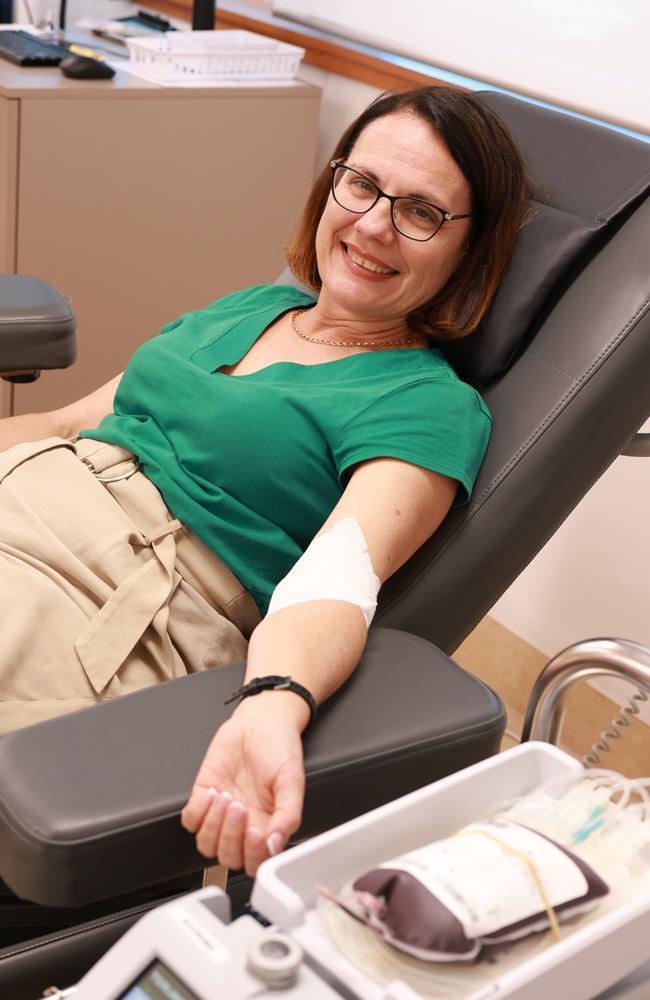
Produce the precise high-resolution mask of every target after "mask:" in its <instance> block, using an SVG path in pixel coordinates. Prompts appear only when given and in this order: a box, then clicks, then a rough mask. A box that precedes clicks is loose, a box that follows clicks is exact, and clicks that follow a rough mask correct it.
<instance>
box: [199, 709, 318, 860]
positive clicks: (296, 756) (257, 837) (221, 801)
mask: <svg viewBox="0 0 650 1000" xmlns="http://www.w3.org/2000/svg"><path fill="white" fill-rule="evenodd" d="M288 699H292V700H293V701H295V704H292V703H291V701H290V700H288ZM304 709H305V706H304V703H302V702H301V701H300V700H299V699H298V698H297V697H296V696H295V695H293V694H291V693H290V692H276V691H269V692H263V693H261V694H258V695H256V696H255V697H253V698H247V699H245V700H244V701H243V702H241V704H240V705H239V706H238V707H237V709H236V710H235V712H234V713H233V715H232V717H231V718H230V719H229V720H228V721H227V722H225V723H224V724H223V725H222V726H221V727H220V728H219V730H218V731H217V733H216V735H215V736H214V739H213V740H212V742H211V744H210V746H209V748H208V751H207V753H206V755H205V757H204V759H203V763H202V764H201V767H200V768H199V772H198V774H197V776H196V780H195V782H194V786H193V788H192V793H191V795H190V797H189V799H188V801H187V804H186V805H185V808H184V809H183V812H182V814H181V822H182V824H183V826H184V827H185V829H186V830H188V831H189V832H190V833H195V834H196V846H197V849H198V850H199V851H200V852H201V854H203V855H204V856H205V857H207V858H215V857H217V858H218V859H219V861H220V863H221V864H223V865H227V866H228V867H229V868H241V867H244V868H245V869H246V872H247V873H248V874H249V875H251V876H254V875H255V873H256V871H257V869H258V867H259V865H260V864H261V863H262V861H264V860H265V859H266V858H268V857H269V856H271V855H273V854H277V853H278V852H279V851H281V850H282V849H283V848H284V847H285V845H286V843H287V841H288V840H289V837H290V836H291V834H292V833H294V832H295V831H296V830H297V829H298V827H299V825H300V820H301V815H302V804H303V798H304V793H305V772H304V764H303V752H302V741H301V732H302V729H303V728H304V726H305V725H306V719H305V712H304Z"/></svg>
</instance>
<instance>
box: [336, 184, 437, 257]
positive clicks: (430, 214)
mask: <svg viewBox="0 0 650 1000" xmlns="http://www.w3.org/2000/svg"><path fill="white" fill-rule="evenodd" d="M332 191H333V194H334V198H335V199H336V201H337V202H338V203H339V205H340V206H341V208H345V209H347V210H348V211H349V212H356V213H357V214H358V215H361V214H362V213H363V212H368V211H369V210H370V209H371V208H372V207H373V205H374V204H375V203H376V201H377V199H378V198H379V197H380V195H381V194H382V192H381V191H380V190H379V188H378V187H377V185H376V184H373V182H372V181H371V180H369V179H368V178H367V177H364V175H363V174H360V173H358V172H357V171H356V170H353V169H352V168H351V167H345V166H339V167H336V168H335V170H334V178H333V185H332ZM391 207H392V213H393V222H394V224H395V228H396V229H397V230H398V231H399V232H400V233H402V235H403V236H408V237H409V239H412V240H428V239H431V237H432V236H433V235H434V234H435V233H437V232H438V230H439V229H440V227H441V225H442V223H443V222H444V216H443V214H442V212H441V211H440V210H439V209H437V208H435V207H434V206H433V205H428V204H425V203H424V202H421V201H416V200H415V199H414V198H395V199H394V201H393V202H392V206H391Z"/></svg>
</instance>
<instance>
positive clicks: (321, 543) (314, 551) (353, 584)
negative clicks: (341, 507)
mask: <svg viewBox="0 0 650 1000" xmlns="http://www.w3.org/2000/svg"><path fill="white" fill-rule="evenodd" d="M379 587H380V581H379V577H378V576H376V575H375V573H374V571H373V568H372V563H371V561H370V555H369V553H368V546H367V545H366V540H365V538H364V536H363V531H362V530H361V527H360V525H359V522H358V521H357V520H355V518H353V517H344V518H342V519H341V520H340V521H337V522H336V524H335V525H334V527H333V528H331V529H330V530H329V531H326V532H325V534H324V535H319V536H318V538H315V539H314V540H313V542H312V543H311V545H310V546H309V547H308V548H307V549H306V550H305V552H303V554H302V555H301V557H300V559H299V560H298V562H297V563H296V564H295V565H294V566H293V568H292V569H291V571H290V572H289V573H287V575H286V576H285V577H284V579H282V580H280V582H279V584H278V585H277V587H276V588H275V590H274V591H273V596H272V597H271V603H270V604H269V610H268V612H267V614H268V615H272V614H273V612H274V611H280V610H281V609H282V608H289V607H291V606H292V605H294V604H302V603H303V602H305V601H347V602H348V603H349V604H356V605H357V607H359V608H361V611H362V613H363V617H364V618H365V620H366V626H367V627H368V628H369V627H370V623H371V622H372V619H373V616H374V614H375V609H376V607H377V594H378V593H379Z"/></svg>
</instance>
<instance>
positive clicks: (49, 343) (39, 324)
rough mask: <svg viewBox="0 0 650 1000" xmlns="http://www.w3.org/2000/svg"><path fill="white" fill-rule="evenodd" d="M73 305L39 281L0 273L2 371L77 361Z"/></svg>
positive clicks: (55, 366) (42, 367)
mask: <svg viewBox="0 0 650 1000" xmlns="http://www.w3.org/2000/svg"><path fill="white" fill-rule="evenodd" d="M74 331H75V318H74V313H73V311H72V309H71V307H70V303H69V302H68V300H67V299H65V298H64V297H63V296H62V295H60V294H59V293H58V292H57V291H55V289H54V288H52V287H51V286H50V285H47V284H46V283H45V282H44V281H39V280H38V278H29V277H26V276H25V275H22V274H0V371H7V372H9V371H25V370H32V369H38V370H40V369H49V368H67V367H68V365H71V364H72V363H73V362H74V360H75V358H76V353H77V352H76V348H75V339H74Z"/></svg>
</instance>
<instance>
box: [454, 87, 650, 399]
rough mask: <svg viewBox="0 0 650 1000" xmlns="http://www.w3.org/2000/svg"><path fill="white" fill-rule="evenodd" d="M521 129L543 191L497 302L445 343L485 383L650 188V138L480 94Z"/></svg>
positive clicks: (461, 368)
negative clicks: (555, 292) (602, 237)
mask: <svg viewBox="0 0 650 1000" xmlns="http://www.w3.org/2000/svg"><path fill="white" fill-rule="evenodd" d="M477 96H479V97H480V98H481V100H483V101H484V102H485V103H486V104H487V105H489V107H491V108H492V109H493V111H495V112H496V113H497V114H498V115H499V116H500V117H501V118H502V119H503V121H504V122H505V123H506V124H507V125H508V127H509V128H511V129H512V132H513V134H514V135H515V136H516V138H517V142H518V143H519V146H520V148H521V150H522V153H523V155H524V157H525V159H526V162H527V163H529V164H532V165H533V167H532V170H531V173H532V174H533V182H534V184H535V187H536V189H537V192H536V198H535V201H534V210H535V214H534V216H533V218H532V219H531V221H529V222H528V223H527V224H526V225H525V226H524V227H523V229H522V230H521V233H520V235H519V238H518V241H517V247H516V250H515V254H514V257H513V259H512V261H511V263H510V266H509V268H508V271H507V273H506V276H505V278H504V280H503V283H502V285H501V288H500V289H499V291H498V293H497V295H496V297H495V299H494V302H493V304H492V307H491V309H490V311H489V313H488V315H487V316H486V318H485V320H484V322H483V323H482V324H481V326H480V327H479V329H478V330H477V331H476V333H474V334H471V335H470V336H469V337H467V338H465V339H463V340H462V341H458V342H457V343H451V344H450V343H449V342H445V343H444V344H441V346H442V347H443V348H444V351H445V354H446V356H447V357H448V358H449V360H450V361H451V362H452V364H453V365H454V367H455V368H456V370H457V371H458V372H459V374H460V375H461V376H462V377H463V378H465V379H467V380H468V381H470V382H473V383H474V384H481V383H485V382H488V381H490V380H491V379H493V378H495V377H496V376H497V375H499V374H500V373H501V372H503V371H505V370H506V369H507V368H508V367H509V365H510V363H511V362H512V360H513V359H514V357H515V356H516V355H517V354H518V352H519V350H520V349H521V348H522V347H523V346H524V345H525V343H527V342H528V340H529V339H530V337H531V335H532V333H534V326H535V320H536V319H537V318H538V317H540V313H541V311H542V310H543V306H544V303H545V301H546V300H547V299H548V296H549V292H550V291H551V290H552V289H554V288H555V287H556V286H558V285H559V284H560V282H561V281H562V280H563V279H568V278H572V277H573V276H574V273H575V271H576V270H577V269H578V268H579V266H580V265H581V261H582V259H584V258H585V257H586V251H587V250H588V249H589V248H590V247H591V245H592V244H593V243H594V241H595V240H596V238H597V237H598V236H599V234H601V233H603V231H604V230H606V228H607V227H611V226H612V225H613V224H614V223H615V222H616V221H617V220H618V219H619V218H621V217H622V215H623V214H624V213H625V212H626V210H627V209H628V208H630V207H631V206H633V205H634V204H635V202H637V201H638V200H639V198H640V197H642V196H643V195H644V194H645V193H647V191H648V190H649V189H650V143H647V144H646V143H642V142H639V141H638V140H635V139H631V138H629V137H627V136H624V135H622V134H621V133H619V132H615V131H613V130H608V129H603V128H602V127H601V126H596V125H592V124H590V123H589V122H585V121H582V120H580V119H576V118H574V117H571V116H570V115H566V114H561V113H556V114H555V115H553V114H549V112H548V110H546V109H544V108H539V107H536V106H534V105H531V104H527V103H525V102H522V101H521V100H518V99H516V98H514V97H508V96H507V95H506V94H496V93H490V92H483V93H480V94H478V95H477Z"/></svg>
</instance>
